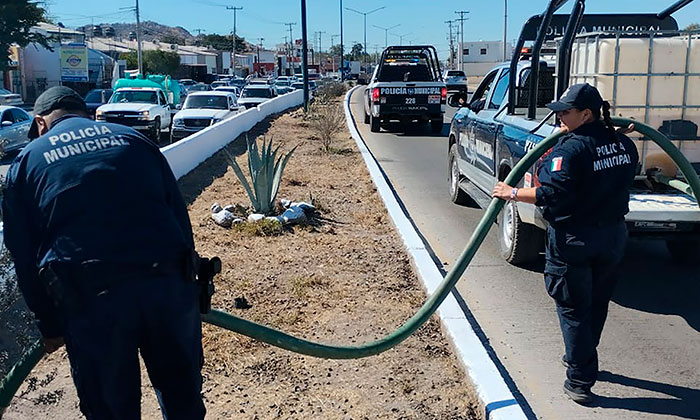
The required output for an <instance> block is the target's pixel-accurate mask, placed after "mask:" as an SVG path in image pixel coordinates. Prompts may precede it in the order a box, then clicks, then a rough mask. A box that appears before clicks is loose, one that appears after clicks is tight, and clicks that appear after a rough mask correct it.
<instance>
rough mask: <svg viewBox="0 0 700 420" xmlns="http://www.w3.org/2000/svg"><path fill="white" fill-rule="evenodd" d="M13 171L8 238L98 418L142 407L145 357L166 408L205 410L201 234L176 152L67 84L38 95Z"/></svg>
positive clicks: (32, 301) (195, 415)
mask: <svg viewBox="0 0 700 420" xmlns="http://www.w3.org/2000/svg"><path fill="white" fill-rule="evenodd" d="M34 112H35V117H34V122H33V124H32V127H31V129H30V131H29V137H30V138H33V139H34V140H33V141H32V142H31V143H30V144H29V145H28V146H27V147H26V148H25V149H24V150H23V151H22V152H21V153H20V154H19V155H18V156H17V158H16V159H15V161H14V162H13V163H12V165H11V167H10V169H9V172H8V175H7V185H6V190H5V198H4V201H3V212H4V223H5V243H6V245H7V248H8V249H9V250H10V252H11V254H12V256H13V258H14V261H15V270H16V272H17V279H18V283H19V287H20V289H21V290H22V293H23V295H24V298H25V300H26V302H27V305H28V306H29V308H30V309H31V310H32V311H33V312H34V314H35V315H36V319H37V321H38V326H39V330H40V332H41V334H42V336H43V338H44V344H45V349H46V351H47V352H52V351H54V350H56V349H57V348H58V347H60V346H61V345H62V344H63V340H65V344H66V348H67V351H68V356H69V359H70V363H71V370H72V374H73V380H74V382H75V386H76V388H77V391H78V396H79V397H80V409H81V411H82V412H83V413H84V414H85V416H86V417H87V418H88V419H138V418H140V415H141V414H140V410H141V407H140V397H141V388H140V380H141V374H140V369H139V361H138V353H139V351H140V353H141V356H142V357H143V359H144V362H145V365H146V368H147V370H148V374H149V377H150V379H151V382H152V384H153V386H154V388H155V389H156V391H157V394H158V397H159V402H160V403H161V407H162V409H163V413H164V417H165V418H167V419H170V420H172V419H188V420H189V419H202V418H204V414H205V408H204V404H203V402H202V398H201V386H202V382H201V381H202V379H201V374H200V371H201V366H202V361H203V356H202V344H201V322H200V315H199V308H198V302H197V286H196V285H195V283H194V282H192V281H190V280H191V278H192V270H191V269H188V267H191V264H188V263H187V262H188V261H191V260H192V258H191V256H192V255H193V249H194V241H193V238H192V230H191V226H190V221H189V217H188V214H187V209H186V207H185V203H184V201H183V199H182V196H181V195H180V192H179V190H178V187H177V184H176V182H175V178H174V176H173V174H172V172H171V170H170V167H169V166H168V162H167V161H166V160H165V158H164V156H163V155H162V154H161V153H160V151H159V150H158V148H157V147H155V146H154V145H153V144H152V143H150V142H149V141H148V140H147V139H146V138H145V137H143V136H141V135H140V134H139V133H137V132H136V131H134V130H132V129H130V128H128V127H124V126H121V125H117V124H110V123H101V122H95V121H92V120H90V119H88V118H86V116H87V114H86V109H85V103H84V102H83V100H82V99H81V98H80V96H79V95H78V94H77V93H76V92H75V91H73V90H71V89H69V88H67V87H53V88H50V89H48V90H47V91H46V92H44V93H43V94H42V95H41V96H39V98H37V100H36V103H35V104H34Z"/></svg>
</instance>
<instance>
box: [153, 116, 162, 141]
mask: <svg viewBox="0 0 700 420" xmlns="http://www.w3.org/2000/svg"><path fill="white" fill-rule="evenodd" d="M151 140H153V143H155V144H160V118H159V117H156V120H155V121H154V122H153V130H152V131H151Z"/></svg>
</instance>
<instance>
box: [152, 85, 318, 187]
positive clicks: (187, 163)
mask: <svg viewBox="0 0 700 420" xmlns="http://www.w3.org/2000/svg"><path fill="white" fill-rule="evenodd" d="M303 102H304V92H303V91H301V90H298V89H297V90H295V91H293V92H290V93H286V94H284V95H280V96H278V97H276V98H273V99H270V100H269V101H267V102H263V103H262V104H260V105H258V106H257V107H254V108H250V109H247V110H246V111H244V112H241V113H240V114H236V115H234V116H232V117H231V118H228V119H226V120H224V121H221V122H219V123H216V124H214V125H212V126H210V127H207V128H205V129H203V130H201V131H198V132H197V133H195V134H192V135H191V136H189V137H187V138H186V139H183V140H180V141H178V142H177V143H173V144H171V145H168V146H165V147H163V148H162V149H161V152H163V155H165V158H166V159H167V160H168V163H169V164H170V168H171V169H172V171H173V174H174V175H175V178H176V179H180V178H181V177H183V176H185V175H187V173H188V172H190V171H191V170H193V169H194V168H196V167H197V166H199V164H201V163H202V162H204V161H205V160H207V159H208V158H210V157H211V156H213V155H214V154H215V153H216V152H218V151H219V150H221V149H222V148H223V147H224V146H226V145H227V144H229V143H231V142H232V141H233V140H235V139H236V138H237V137H238V136H240V135H241V134H243V133H245V132H246V131H248V130H250V129H251V128H253V127H254V126H255V124H257V123H259V122H260V121H262V120H264V119H265V118H267V117H269V116H270V115H272V114H277V113H279V112H282V111H284V110H286V109H289V108H292V107H295V106H298V105H301V104H302V103H303Z"/></svg>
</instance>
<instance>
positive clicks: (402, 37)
mask: <svg viewBox="0 0 700 420" xmlns="http://www.w3.org/2000/svg"><path fill="white" fill-rule="evenodd" d="M392 35H394V36H397V37H399V45H403V39H404V38H405V37H407V36H408V35H411V32H407V33H405V34H403V35H399V34H392Z"/></svg>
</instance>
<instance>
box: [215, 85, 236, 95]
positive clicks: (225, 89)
mask: <svg viewBox="0 0 700 420" xmlns="http://www.w3.org/2000/svg"><path fill="white" fill-rule="evenodd" d="M214 91H215V92H231V93H233V94H234V95H236V97H239V96H241V89H240V88H237V87H236V86H219V87H217V88H214Z"/></svg>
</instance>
